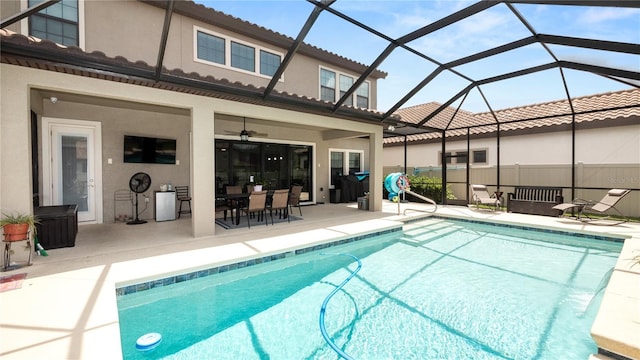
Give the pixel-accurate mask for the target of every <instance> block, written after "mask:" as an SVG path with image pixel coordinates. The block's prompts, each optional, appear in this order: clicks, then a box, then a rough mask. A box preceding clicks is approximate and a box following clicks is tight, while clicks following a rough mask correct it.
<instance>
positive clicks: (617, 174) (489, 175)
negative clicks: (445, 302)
mask: <svg viewBox="0 0 640 360" xmlns="http://www.w3.org/2000/svg"><path fill="white" fill-rule="evenodd" d="M392 172H403V169H402V168H401V167H397V166H394V167H384V173H385V176H386V174H389V173H392ZM407 173H408V174H409V175H420V176H427V177H436V178H440V177H441V175H442V169H441V168H440V167H412V168H408V169H407ZM466 176H467V169H466V167H465V166H454V167H448V168H447V184H448V185H449V188H450V189H451V190H452V191H453V194H454V195H455V196H456V198H457V199H461V200H466V199H467V196H468V191H469V190H468V188H467V181H466ZM575 182H576V183H575V187H576V190H575V194H574V196H572V195H571V166H570V165H518V164H516V165H503V166H500V190H502V191H503V192H504V193H505V199H506V193H508V192H513V190H514V186H517V185H527V186H554V187H562V188H563V196H564V200H565V202H570V201H571V200H572V198H580V199H586V200H600V199H602V197H603V196H604V195H605V193H606V191H607V190H609V189H613V188H619V189H632V190H633V191H632V192H631V193H630V194H628V195H627V196H626V197H625V198H623V199H622V200H620V202H619V203H618V204H617V205H616V208H617V209H619V210H620V211H621V212H622V213H623V214H625V215H627V216H631V217H635V218H639V217H640V188H639V186H640V165H639V164H614V165H602V164H588V165H585V164H582V163H579V164H577V165H576V167H575ZM469 183H470V184H484V185H487V186H488V187H489V188H490V189H491V190H495V189H496V188H497V183H498V172H497V170H496V167H495V166H478V167H474V166H472V167H471V168H470V169H469Z"/></svg>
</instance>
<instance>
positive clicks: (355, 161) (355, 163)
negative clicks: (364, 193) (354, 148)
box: [349, 152, 362, 174]
mask: <svg viewBox="0 0 640 360" xmlns="http://www.w3.org/2000/svg"><path fill="white" fill-rule="evenodd" d="M359 171H362V163H361V159H360V153H354V152H350V153H349V174H353V173H357V172H359Z"/></svg>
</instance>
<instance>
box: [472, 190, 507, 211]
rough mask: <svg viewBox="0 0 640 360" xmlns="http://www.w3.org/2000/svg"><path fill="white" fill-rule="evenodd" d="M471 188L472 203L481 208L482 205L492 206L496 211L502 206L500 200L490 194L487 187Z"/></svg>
mask: <svg viewBox="0 0 640 360" xmlns="http://www.w3.org/2000/svg"><path fill="white" fill-rule="evenodd" d="M470 188H471V201H472V203H473V204H475V205H476V208H479V207H480V205H481V204H482V205H491V206H493V209H494V211H495V210H497V209H498V207H499V206H500V199H498V198H496V197H495V196H492V195H490V194H489V190H487V187H486V186H485V185H475V184H472V185H471V186H470Z"/></svg>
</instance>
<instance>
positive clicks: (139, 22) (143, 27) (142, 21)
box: [7, 0, 377, 109]
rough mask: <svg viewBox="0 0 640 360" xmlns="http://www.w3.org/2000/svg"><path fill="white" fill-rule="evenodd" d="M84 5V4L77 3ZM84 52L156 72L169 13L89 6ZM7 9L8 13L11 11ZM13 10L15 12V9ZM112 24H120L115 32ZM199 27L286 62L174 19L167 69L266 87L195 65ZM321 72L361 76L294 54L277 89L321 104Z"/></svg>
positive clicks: (132, 3) (119, 4) (124, 2)
mask: <svg viewBox="0 0 640 360" xmlns="http://www.w3.org/2000/svg"><path fill="white" fill-rule="evenodd" d="M79 1H82V0H79ZM84 4H85V18H86V23H85V27H86V31H85V33H86V46H85V47H86V49H85V50H86V51H88V52H92V51H100V52H103V53H105V54H106V55H107V56H109V57H116V56H123V57H125V58H127V59H129V60H131V61H144V62H146V63H147V64H149V65H151V66H155V65H156V62H157V60H158V49H159V45H160V41H161V35H162V29H163V25H164V17H165V11H164V10H163V9H161V8H159V7H156V6H151V5H148V4H145V3H143V2H140V1H137V0H121V1H85V2H84ZM7 8H9V7H7ZM14 8H15V6H14ZM112 19H119V21H118V25H117V26H114V24H113V20H112ZM196 27H198V28H202V29H206V30H210V31H213V32H214V33H216V34H219V35H220V36H223V37H225V38H227V37H229V38H232V39H235V40H238V41H241V42H246V43H248V44H251V45H255V46H258V47H261V48H265V49H267V50H269V51H272V52H273V53H276V54H280V55H281V59H284V56H285V55H286V53H287V51H288V49H285V48H279V47H277V46H274V45H272V44H268V43H266V42H263V41H258V40H255V39H252V38H249V37H247V36H244V35H241V34H238V33H234V32H231V31H229V30H226V29H223V28H220V27H215V26H212V25H210V24H207V23H205V22H202V21H198V20H195V19H191V18H188V17H186V16H183V15H180V14H177V13H174V14H173V16H172V19H171V25H170V29H169V34H168V39H167V48H166V51H165V54H164V60H163V66H164V67H166V68H167V69H169V70H172V69H182V70H184V72H185V73H191V72H195V73H198V74H200V75H202V76H207V75H211V76H213V77H215V78H217V79H227V80H229V81H231V82H236V81H238V82H241V83H243V84H251V85H254V86H257V87H266V86H267V85H268V84H269V82H270V78H269V77H266V76H261V75H259V74H257V73H255V74H250V73H246V72H242V71H238V70H235V69H232V68H230V67H220V66H214V65H210V64H206V63H204V62H202V61H196V60H195V53H194V47H195V40H194V34H195V32H196ZM320 66H323V67H325V68H328V69H331V70H335V71H339V72H342V73H345V74H349V75H351V76H353V77H354V79H357V78H358V77H359V76H360V74H357V73H354V72H353V71H351V70H347V69H344V68H340V67H338V66H335V65H333V64H328V63H326V62H323V61H320V60H318V59H314V58H310V57H308V56H305V55H301V54H300V53H298V54H296V55H295V56H294V57H293V59H292V61H291V63H290V64H289V66H288V67H287V69H286V71H285V73H284V75H283V78H282V80H281V81H279V82H278V84H277V85H276V88H275V89H276V90H277V91H282V92H287V93H290V94H297V95H301V96H307V97H310V98H314V99H318V98H319V96H320V83H319V73H320ZM368 82H369V89H370V98H369V104H370V105H369V108H371V109H375V108H376V106H377V95H376V94H377V82H376V79H375V78H372V77H369V79H368Z"/></svg>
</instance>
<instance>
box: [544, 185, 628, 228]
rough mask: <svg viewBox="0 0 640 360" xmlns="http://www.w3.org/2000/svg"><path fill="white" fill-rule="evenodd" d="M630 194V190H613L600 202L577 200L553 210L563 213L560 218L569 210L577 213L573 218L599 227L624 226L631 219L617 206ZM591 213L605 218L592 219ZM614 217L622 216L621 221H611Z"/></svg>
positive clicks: (555, 207) (557, 206)
mask: <svg viewBox="0 0 640 360" xmlns="http://www.w3.org/2000/svg"><path fill="white" fill-rule="evenodd" d="M630 192H631V190H628V189H611V190H609V191H608V192H607V194H606V195H605V196H604V197H603V198H602V200H600V201H593V200H582V199H575V200H573V201H572V202H570V203H564V204H559V205H556V206H554V207H553V208H554V209H556V210H561V211H562V215H560V216H563V215H564V213H565V212H567V211H568V210H572V211H574V212H575V211H577V215H576V216H574V217H572V218H573V219H575V220H578V221H582V222H589V223H593V224H599V225H617V224H622V223H624V222H627V221H629V219H627V217H626V216H624V215H623V214H622V212H620V210H618V209H616V207H615V205H616V204H617V203H618V201H620V200H621V199H622V198H623V197H625V195H627V194H628V193H630ZM585 211H586V212H585ZM589 213H592V214H599V215H604V216H605V217H604V218H592V217H590V216H589ZM611 213H613V214H611ZM612 215H617V216H620V217H621V219H619V220H618V219H611V216H612ZM609 220H611V221H609Z"/></svg>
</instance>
